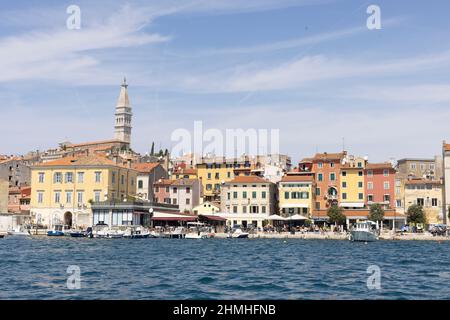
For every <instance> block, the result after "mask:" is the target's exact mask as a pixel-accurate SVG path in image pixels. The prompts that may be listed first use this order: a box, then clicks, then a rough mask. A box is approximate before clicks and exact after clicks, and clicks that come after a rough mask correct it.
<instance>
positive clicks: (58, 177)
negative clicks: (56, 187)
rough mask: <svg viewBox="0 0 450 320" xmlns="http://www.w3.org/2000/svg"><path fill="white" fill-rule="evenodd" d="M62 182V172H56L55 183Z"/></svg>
mask: <svg viewBox="0 0 450 320" xmlns="http://www.w3.org/2000/svg"><path fill="white" fill-rule="evenodd" d="M61 182H62V174H61V172H55V174H54V176H53V183H61Z"/></svg>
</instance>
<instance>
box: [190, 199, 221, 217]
mask: <svg viewBox="0 0 450 320" xmlns="http://www.w3.org/2000/svg"><path fill="white" fill-rule="evenodd" d="M192 212H193V213H194V214H196V215H214V214H215V213H218V212H220V208H219V207H218V206H217V205H215V204H214V203H211V202H203V203H202V204H199V205H198V206H196V207H194V208H193V209H192Z"/></svg>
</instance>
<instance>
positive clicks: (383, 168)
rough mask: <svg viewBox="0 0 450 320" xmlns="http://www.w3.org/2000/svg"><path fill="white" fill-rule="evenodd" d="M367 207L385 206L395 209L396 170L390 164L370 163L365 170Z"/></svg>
mask: <svg viewBox="0 0 450 320" xmlns="http://www.w3.org/2000/svg"><path fill="white" fill-rule="evenodd" d="M364 175H365V194H366V201H365V202H366V205H367V206H370V205H371V204H373V203H379V204H381V205H383V207H384V208H385V209H389V208H395V193H394V192H395V169H394V168H393V167H392V165H391V164H390V163H388V162H385V163H368V164H367V166H366V168H365V170H364Z"/></svg>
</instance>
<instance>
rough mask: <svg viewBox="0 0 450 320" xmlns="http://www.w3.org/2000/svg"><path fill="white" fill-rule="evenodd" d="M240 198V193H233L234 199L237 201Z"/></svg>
mask: <svg viewBox="0 0 450 320" xmlns="http://www.w3.org/2000/svg"><path fill="white" fill-rule="evenodd" d="M237 198H238V193H237V192H236V191H234V192H233V199H237Z"/></svg>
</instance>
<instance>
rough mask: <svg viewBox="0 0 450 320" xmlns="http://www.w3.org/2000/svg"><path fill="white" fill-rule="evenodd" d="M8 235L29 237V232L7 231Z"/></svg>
mask: <svg viewBox="0 0 450 320" xmlns="http://www.w3.org/2000/svg"><path fill="white" fill-rule="evenodd" d="M8 236H12V237H29V236H30V234H29V233H28V232H16V231H8Z"/></svg>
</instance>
